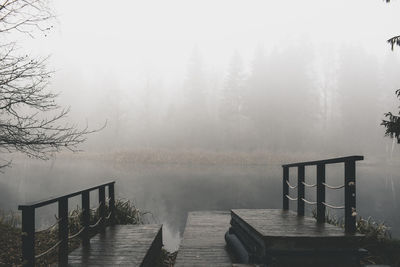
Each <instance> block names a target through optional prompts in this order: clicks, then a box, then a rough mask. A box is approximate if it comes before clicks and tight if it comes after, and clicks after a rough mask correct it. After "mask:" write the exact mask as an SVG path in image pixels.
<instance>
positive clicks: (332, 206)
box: [322, 202, 345, 210]
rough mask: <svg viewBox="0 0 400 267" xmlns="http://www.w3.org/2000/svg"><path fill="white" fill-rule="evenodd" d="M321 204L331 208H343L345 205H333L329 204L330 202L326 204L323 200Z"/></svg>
mask: <svg viewBox="0 0 400 267" xmlns="http://www.w3.org/2000/svg"><path fill="white" fill-rule="evenodd" d="M322 204H323V205H324V206H325V207H328V208H331V209H337V210H340V209H344V208H345V206H334V205H331V204H328V203H325V202H322Z"/></svg>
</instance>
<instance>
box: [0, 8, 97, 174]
mask: <svg viewBox="0 0 400 267" xmlns="http://www.w3.org/2000/svg"><path fill="white" fill-rule="evenodd" d="M53 18H54V16H53V14H52V12H51V10H50V8H49V7H48V6H47V2H46V1H42V0H14V1H1V2H0V151H1V152H2V153H13V152H22V153H24V154H26V155H28V156H31V157H36V158H40V159H47V158H48V157H49V156H51V155H52V154H53V153H55V152H58V151H60V150H62V149H64V148H66V149H69V150H72V151H76V150H77V145H78V144H79V143H81V142H83V141H84V140H85V138H86V135H87V134H89V133H90V132H92V131H89V130H88V129H87V128H84V129H77V128H76V127H75V126H74V125H70V124H67V123H64V124H60V122H61V121H62V119H64V118H65V117H66V116H67V115H68V112H69V109H63V108H61V107H60V106H58V105H57V103H56V102H55V99H56V97H57V94H55V93H52V92H51V91H49V90H47V87H48V84H49V80H50V77H51V74H52V72H51V71H49V70H47V68H46V63H47V61H46V60H47V58H32V57H30V56H28V55H27V54H21V53H20V51H19V50H18V46H17V44H16V42H15V41H12V40H9V37H13V36H18V34H22V35H28V36H30V37H34V35H35V34H38V33H39V34H44V35H46V34H47V32H48V31H49V30H50V29H51V28H52V26H51V25H50V23H51V21H52V19H53ZM46 114H49V115H48V116H46ZM9 165H10V161H8V160H5V159H3V164H1V166H0V167H5V166H9Z"/></svg>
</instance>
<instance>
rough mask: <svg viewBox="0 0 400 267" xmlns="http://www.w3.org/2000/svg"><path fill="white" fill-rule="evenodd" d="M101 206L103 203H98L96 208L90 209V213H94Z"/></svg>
mask: <svg viewBox="0 0 400 267" xmlns="http://www.w3.org/2000/svg"><path fill="white" fill-rule="evenodd" d="M102 204H103V202H99V203H98V205H97V206H95V207H94V208H90V209H89V210H90V211H91V212H96V211H98V210H99V209H100V207H101V205H102Z"/></svg>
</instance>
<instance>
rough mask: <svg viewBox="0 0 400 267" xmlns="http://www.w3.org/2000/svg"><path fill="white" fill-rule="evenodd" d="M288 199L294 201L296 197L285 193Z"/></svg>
mask: <svg viewBox="0 0 400 267" xmlns="http://www.w3.org/2000/svg"><path fill="white" fill-rule="evenodd" d="M285 196H286V197H287V198H288V199H289V200H292V201H296V200H297V197H296V198H293V197H290V196H288V195H285Z"/></svg>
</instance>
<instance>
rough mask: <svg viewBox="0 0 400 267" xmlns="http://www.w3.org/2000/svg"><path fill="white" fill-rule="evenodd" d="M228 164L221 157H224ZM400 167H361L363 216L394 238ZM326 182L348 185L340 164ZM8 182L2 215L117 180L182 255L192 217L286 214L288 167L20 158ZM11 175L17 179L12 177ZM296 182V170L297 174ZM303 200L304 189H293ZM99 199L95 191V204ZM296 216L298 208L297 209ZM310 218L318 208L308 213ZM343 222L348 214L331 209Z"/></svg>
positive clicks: (311, 173)
mask: <svg viewBox="0 0 400 267" xmlns="http://www.w3.org/2000/svg"><path fill="white" fill-rule="evenodd" d="M220 160H221V159H220ZM398 166H399V165H398V163H397V162H393V161H376V160H375V161H374V160H371V159H368V158H366V159H365V160H364V161H361V162H359V163H358V164H357V210H358V214H359V215H360V216H362V217H364V218H368V217H369V216H372V217H373V219H374V220H376V221H378V222H383V221H384V222H386V223H387V224H388V225H389V226H392V227H393V229H392V232H393V235H394V236H396V237H397V236H399V234H400V232H399V230H398V228H397V227H396V225H398V224H399V223H400V216H399V215H398V214H397V213H396V212H392V211H394V210H396V209H397V208H398V207H399V205H400V200H399V198H398V195H399V193H400V192H399V188H400V187H399V181H398V180H396V179H395V177H396V175H398ZM326 173H327V178H326V179H327V182H329V183H330V184H333V185H339V184H342V183H343V169H342V168H341V166H328V167H327V170H326ZM3 177H4V178H2V179H1V187H0V188H1V192H0V203H1V206H0V209H2V210H16V206H17V205H18V204H23V203H25V202H30V201H37V200H41V199H45V198H48V197H50V196H57V195H62V194H66V193H71V192H74V191H78V190H81V189H83V188H85V187H91V186H93V185H96V184H100V183H102V182H107V181H109V180H116V194H117V197H118V198H122V199H126V200H128V199H129V200H132V201H133V202H134V203H135V205H136V206H137V207H138V208H139V209H141V210H143V211H149V212H151V214H149V215H146V220H148V221H149V222H158V223H162V224H163V226H164V242H165V245H166V248H167V249H169V250H171V251H173V250H176V249H177V247H178V245H179V243H180V240H181V238H182V232H183V229H184V226H185V223H186V216H187V213H188V212H189V211H195V210H229V209H232V208H281V207H282V195H281V194H282V193H281V187H282V167H281V166H280V164H279V163H276V162H274V163H273V164H267V163H266V164H227V163H225V164H210V163H207V164H193V163H192V164H188V163H187V164H177V163H175V164H172V163H163V164H151V163H126V162H122V163H121V162H120V161H114V160H107V159H104V157H103V159H102V160H98V159H97V160H93V159H83V157H79V155H77V156H75V157H74V156H73V155H72V156H69V157H60V158H57V159H55V160H51V161H46V162H43V161H38V160H17V161H16V162H15V166H14V167H13V168H11V169H9V170H7V175H6V174H3ZM7 177H13V178H12V179H8V178H7ZM290 177H291V179H290V180H291V181H292V182H293V183H296V182H297V172H296V171H293V172H291V173H290ZM314 181H315V168H314V169H310V170H307V171H306V182H308V183H314ZM333 191H335V192H330V191H329V190H327V201H329V202H331V203H335V204H338V205H341V204H342V201H343V192H336V190H333ZM291 192H292V195H296V194H297V191H295V190H293V191H291ZM96 194H97V193H92V199H93V202H92V203H94V204H92V205H93V206H96V205H97V204H96V202H97V198H96V197H97V195H96ZM306 197H307V198H308V199H315V189H314V190H313V189H310V190H308V189H307V190H306ZM80 201H81V200H80V197H76V198H74V199H71V200H70V209H73V208H75V207H76V206H77V205H80ZM290 208H291V209H293V210H296V202H294V203H291V204H290ZM306 212H307V213H308V215H311V208H309V209H307V210H306ZM329 212H330V213H331V214H336V215H337V217H338V218H342V217H343V212H341V211H339V212H337V213H335V211H329ZM37 214H38V215H37V218H36V220H37V225H38V229H40V228H45V226H49V225H51V224H53V223H54V221H55V218H54V215H56V214H57V207H56V206H55V205H54V206H53V207H50V208H42V209H38V210H37Z"/></svg>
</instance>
